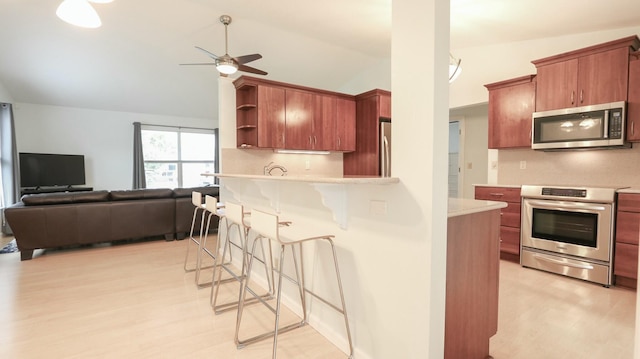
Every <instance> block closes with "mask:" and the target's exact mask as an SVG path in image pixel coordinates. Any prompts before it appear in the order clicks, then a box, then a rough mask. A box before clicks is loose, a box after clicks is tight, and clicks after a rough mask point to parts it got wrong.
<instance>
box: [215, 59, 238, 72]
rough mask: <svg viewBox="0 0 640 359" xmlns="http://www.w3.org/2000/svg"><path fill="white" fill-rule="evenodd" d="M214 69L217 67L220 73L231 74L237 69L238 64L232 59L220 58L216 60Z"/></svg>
mask: <svg viewBox="0 0 640 359" xmlns="http://www.w3.org/2000/svg"><path fill="white" fill-rule="evenodd" d="M216 69H218V71H220V73H222V74H225V75H231V74H234V73H236V71H238V65H236V64H235V62H233V61H232V60H228V59H222V58H221V59H217V60H216Z"/></svg>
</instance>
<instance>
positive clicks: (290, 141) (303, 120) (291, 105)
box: [285, 89, 314, 150]
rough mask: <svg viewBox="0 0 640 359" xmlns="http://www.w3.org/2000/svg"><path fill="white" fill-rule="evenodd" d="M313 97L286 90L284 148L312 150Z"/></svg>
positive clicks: (308, 93) (310, 94) (305, 93)
mask: <svg viewBox="0 0 640 359" xmlns="http://www.w3.org/2000/svg"><path fill="white" fill-rule="evenodd" d="M313 97H314V95H313V94H312V93H310V92H304V91H297V90H290V89H287V90H286V95H285V99H286V100H285V113H286V115H285V123H286V125H285V148H287V149H292V150H312V149H313V118H314V98H313Z"/></svg>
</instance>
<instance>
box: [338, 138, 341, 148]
mask: <svg viewBox="0 0 640 359" xmlns="http://www.w3.org/2000/svg"><path fill="white" fill-rule="evenodd" d="M341 145H342V142H341V141H340V137H338V148H340V146H341Z"/></svg>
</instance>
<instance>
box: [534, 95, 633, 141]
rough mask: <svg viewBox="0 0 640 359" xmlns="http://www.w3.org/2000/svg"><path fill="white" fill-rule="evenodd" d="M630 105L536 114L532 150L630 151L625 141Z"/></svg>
mask: <svg viewBox="0 0 640 359" xmlns="http://www.w3.org/2000/svg"><path fill="white" fill-rule="evenodd" d="M625 122H626V103H625V102H624V101H621V102H612V103H607V104H601V105H591V106H583V107H573V108H568V109H562V110H552V111H543V112H534V114H533V119H532V123H531V148H532V149H534V150H561V149H584V148H615V147H630V145H629V144H628V143H627V142H626V141H625Z"/></svg>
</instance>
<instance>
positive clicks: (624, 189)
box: [617, 187, 640, 194]
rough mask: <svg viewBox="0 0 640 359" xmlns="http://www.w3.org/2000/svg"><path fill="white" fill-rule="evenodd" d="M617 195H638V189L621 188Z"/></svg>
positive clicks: (639, 189) (639, 190) (639, 191)
mask: <svg viewBox="0 0 640 359" xmlns="http://www.w3.org/2000/svg"><path fill="white" fill-rule="evenodd" d="M617 192H618V193H636V194H638V193H640V187H629V188H621V189H619V190H618V191H617Z"/></svg>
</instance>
